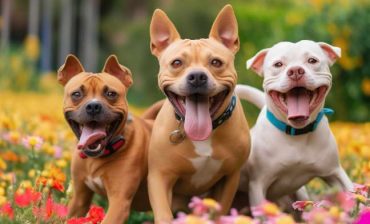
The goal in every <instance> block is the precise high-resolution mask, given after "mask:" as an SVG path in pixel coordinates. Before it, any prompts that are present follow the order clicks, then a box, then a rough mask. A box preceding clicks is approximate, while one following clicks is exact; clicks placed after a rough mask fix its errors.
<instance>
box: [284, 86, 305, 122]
mask: <svg viewBox="0 0 370 224" xmlns="http://www.w3.org/2000/svg"><path fill="white" fill-rule="evenodd" d="M287 106H288V119H295V118H302V119H307V118H308V116H309V115H310V96H309V94H308V91H307V90H305V89H304V88H297V89H293V90H291V91H289V92H288V93H287Z"/></svg>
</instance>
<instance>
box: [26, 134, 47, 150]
mask: <svg viewBox="0 0 370 224" xmlns="http://www.w3.org/2000/svg"><path fill="white" fill-rule="evenodd" d="M22 143H23V145H24V147H26V148H28V149H35V150H39V149H40V148H41V147H42V144H44V140H43V139H42V138H41V137H39V136H26V137H24V138H23V139H22Z"/></svg>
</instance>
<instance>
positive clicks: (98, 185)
mask: <svg viewBox="0 0 370 224" xmlns="http://www.w3.org/2000/svg"><path fill="white" fill-rule="evenodd" d="M85 184H86V185H87V186H88V187H89V188H90V189H91V190H92V191H94V192H104V191H105V189H104V185H103V181H102V179H101V178H100V177H92V176H87V177H86V179H85Z"/></svg>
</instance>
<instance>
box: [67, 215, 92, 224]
mask: <svg viewBox="0 0 370 224" xmlns="http://www.w3.org/2000/svg"><path fill="white" fill-rule="evenodd" d="M88 222H90V219H89V218H86V217H80V218H71V219H68V220H67V224H84V223H88Z"/></svg>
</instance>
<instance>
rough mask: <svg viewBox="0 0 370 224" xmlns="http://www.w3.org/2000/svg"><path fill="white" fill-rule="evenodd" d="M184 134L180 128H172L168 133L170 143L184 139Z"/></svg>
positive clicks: (176, 142) (177, 142)
mask: <svg viewBox="0 0 370 224" xmlns="http://www.w3.org/2000/svg"><path fill="white" fill-rule="evenodd" d="M184 139H185V134H184V133H183V132H182V131H180V130H174V131H173V132H171V134H170V142H171V143H172V144H179V143H180V142H182V141H184Z"/></svg>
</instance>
